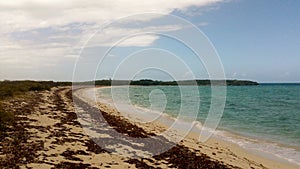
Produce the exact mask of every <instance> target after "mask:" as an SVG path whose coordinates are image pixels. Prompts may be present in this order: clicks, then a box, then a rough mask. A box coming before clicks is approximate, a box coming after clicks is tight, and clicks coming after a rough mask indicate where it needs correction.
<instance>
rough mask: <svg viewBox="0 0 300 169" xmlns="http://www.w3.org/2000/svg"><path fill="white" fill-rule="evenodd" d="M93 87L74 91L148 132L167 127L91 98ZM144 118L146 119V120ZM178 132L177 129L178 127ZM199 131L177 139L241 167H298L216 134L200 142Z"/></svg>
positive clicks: (182, 143) (231, 164) (195, 149)
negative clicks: (243, 146)
mask: <svg viewBox="0 0 300 169" xmlns="http://www.w3.org/2000/svg"><path fill="white" fill-rule="evenodd" d="M93 90H94V89H82V90H79V91H78V92H77V93H76V94H77V95H78V96H79V97H81V99H83V100H85V101H87V102H89V103H91V104H92V105H93V106H95V105H96V106H97V107H98V108H99V109H100V110H101V111H102V112H109V113H110V114H114V115H115V116H119V117H120V118H122V119H125V120H128V121H129V122H130V123H132V124H134V125H136V126H138V127H141V128H143V129H144V130H145V131H147V132H151V133H155V134H157V135H158V134H161V133H162V132H163V131H165V130H166V129H168V128H170V125H169V124H168V123H163V122H162V121H166V120H157V121H154V122H151V123H145V121H143V120H145V119H143V118H142V117H140V116H137V115H136V114H130V112H119V111H117V110H116V109H115V108H114V106H113V104H111V103H109V102H107V101H105V100H102V99H100V100H99V99H98V100H97V102H95V101H94V100H90V99H91V98H93V97H91V96H92V94H93ZM146 121H147V120H146ZM178 132H180V131H178ZM198 138H199V133H196V132H190V133H189V134H188V135H187V136H186V137H185V138H184V139H183V140H182V141H181V142H180V143H179V145H183V146H185V147H188V148H189V149H191V150H192V151H193V152H198V151H199V152H201V153H204V154H206V155H207V156H209V157H210V158H211V159H214V160H216V161H221V162H223V163H224V164H228V165H230V166H235V167H240V168H279V169H281V168H282V169H285V168H300V166H297V165H295V164H292V163H289V162H288V161H285V160H283V159H279V158H277V157H275V156H273V155H271V154H262V153H261V152H254V151H251V150H248V149H244V148H242V147H240V146H239V145H237V144H234V143H232V142H228V141H225V140H222V139H220V138H217V137H214V136H212V137H210V139H209V140H207V141H206V142H204V143H202V142H199V141H198V140H199V139H198Z"/></svg>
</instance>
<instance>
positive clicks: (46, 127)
mask: <svg viewBox="0 0 300 169" xmlns="http://www.w3.org/2000/svg"><path fill="white" fill-rule="evenodd" d="M90 96H91V89H80V90H76V92H75V93H74V97H73V99H75V100H77V101H78V102H80V103H81V104H79V105H75V106H74V102H73V100H72V93H71V87H58V88H52V90H51V91H43V92H36V93H29V94H28V97H25V98H22V99H12V100H9V101H7V102H6V103H5V104H4V106H5V107H6V109H7V110H10V111H13V112H15V114H16V123H14V124H13V126H11V127H10V130H9V131H8V132H7V133H6V134H5V135H3V136H1V141H0V143H1V144H0V166H1V168H2V167H3V168H16V167H20V168H297V167H298V168H299V166H295V165H292V164H289V163H287V162H284V161H281V160H279V159H275V158H273V157H269V156H267V157H265V156H260V155H258V154H257V153H255V152H250V151H248V150H245V149H242V148H241V147H239V146H238V145H235V144H232V143H230V142H226V141H223V140H220V139H217V138H214V137H212V138H210V139H209V140H208V141H207V142H205V143H199V142H198V141H197V140H198V139H197V138H198V135H197V133H190V134H189V135H188V136H187V137H186V138H184V139H183V140H182V141H181V142H179V143H178V144H177V145H174V147H171V149H170V150H167V151H166V152H163V153H162V154H159V155H156V156H154V157H148V158H144V159H140V158H137V159H134V158H132V157H130V155H129V154H126V153H128V152H130V149H131V148H132V145H135V146H136V147H142V146H144V145H142V144H139V143H135V142H130V140H132V138H148V137H153V136H158V135H159V134H160V133H161V132H163V131H164V130H165V129H166V128H168V124H166V123H163V122H162V121H157V122H154V123H143V122H142V121H141V120H142V119H143V118H142V119H141V118H140V117H137V116H136V115H134V114H131V113H130V112H118V111H116V110H115V109H114V108H113V107H112V106H110V105H109V104H108V103H99V102H93V100H92V99H91V97H90ZM78 102H77V103H78ZM95 110H101V111H102V113H98V114H92V113H91V112H92V111H95ZM76 113H77V114H76ZM95 118H103V119H102V120H106V121H107V124H105V123H103V121H101V120H100V121H98V122H97V123H91V121H89V120H93V119H95ZM79 122H80V123H79ZM91 124H97V126H91ZM95 128H97V130H95ZM110 130H111V131H117V133H119V134H120V135H126V136H127V139H128V140H126V139H125V140H117V141H119V142H117V143H116V144H113V146H111V147H101V146H99V145H97V144H95V142H94V141H97V140H95V138H97V139H98V141H99V140H100V141H103V140H108V141H109V140H113V139H112V137H113V136H112V135H111V133H110V132H107V131H110ZM179 133H180V132H179V131H178V132H177V131H176V130H174V131H172V134H174V135H178V134H179ZM114 134H115V133H114ZM166 140H167V139H166ZM127 143H130V144H128V146H127V147H126V144H127ZM116 145H119V146H116ZM130 145H131V146H130ZM154 146H155V145H154ZM108 149H109V150H118V151H117V152H118V153H113V152H110V151H108ZM136 150H138V148H136ZM120 152H121V154H122V155H120ZM137 152H138V153H140V155H143V153H145V152H143V151H137ZM146 155H147V154H146Z"/></svg>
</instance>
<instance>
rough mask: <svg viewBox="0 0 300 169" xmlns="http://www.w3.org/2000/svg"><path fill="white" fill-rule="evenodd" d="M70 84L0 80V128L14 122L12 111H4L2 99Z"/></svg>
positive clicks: (2, 129) (69, 83) (3, 128)
mask: <svg viewBox="0 0 300 169" xmlns="http://www.w3.org/2000/svg"><path fill="white" fill-rule="evenodd" d="M68 85H72V83H71V82H53V81H0V129H1V131H5V128H6V126H7V125H11V124H13V122H14V117H15V115H14V113H12V112H8V111H5V110H4V108H3V104H2V101H4V100H7V99H9V98H14V97H18V96H21V95H24V94H26V92H29V91H43V90H51V88H52V87H57V86H68Z"/></svg>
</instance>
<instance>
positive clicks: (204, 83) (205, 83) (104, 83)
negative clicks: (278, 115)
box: [75, 79, 259, 86]
mask: <svg viewBox="0 0 300 169" xmlns="http://www.w3.org/2000/svg"><path fill="white" fill-rule="evenodd" d="M195 82H196V83H197V85H198V86H209V85H211V84H212V85H224V80H182V81H159V80H151V79H142V80H133V81H128V80H96V81H89V82H77V84H79V85H80V84H86V85H91V84H95V85H97V86H111V85H114V86H117V85H127V84H130V85H138V86H157V85H161V86H176V85H178V84H180V85H194V84H195ZM225 82H226V85H227V86H249V85H259V83H258V82H254V81H249V80H225ZM75 84H76V83H75Z"/></svg>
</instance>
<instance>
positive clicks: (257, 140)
mask: <svg viewBox="0 0 300 169" xmlns="http://www.w3.org/2000/svg"><path fill="white" fill-rule="evenodd" d="M184 88H185V91H189V88H191V92H190V93H189V92H188V94H184V95H181V94H180V90H179V87H177V86H131V87H130V88H129V93H127V92H125V90H124V88H122V87H120V88H118V89H117V90H114V91H117V92H114V93H115V96H117V97H115V98H117V99H119V100H122V99H124V100H126V99H128V98H129V99H130V102H131V104H134V105H136V106H139V107H143V108H146V109H153V106H152V107H151V103H152V104H153V99H154V100H155V102H154V104H156V105H157V106H158V107H163V105H164V104H166V106H165V107H163V110H164V111H163V112H164V113H166V114H168V115H170V116H173V117H176V116H177V115H178V113H179V111H180V107H181V105H182V104H185V105H188V106H185V107H187V108H185V110H184V112H183V113H187V114H188V113H189V112H190V111H195V109H192V108H194V106H193V105H196V104H199V110H198V112H197V120H198V121H199V122H201V123H203V122H204V121H205V119H206V117H207V113H208V111H209V108H210V104H211V88H210V86H199V87H198V90H199V94H200V95H199V96H193V95H195V92H192V88H193V89H194V87H190V86H184ZM98 94H99V97H101V98H104V99H105V98H107V99H111V89H110V88H100V89H99V92H98ZM191 96H193V97H191ZM183 97H186V98H183ZM193 98H194V99H193ZM195 98H197V99H195ZM151 99H152V100H151ZM160 99H161V100H160ZM183 100H184V101H183ZM151 101H152V102H151ZM189 107H191V110H189ZM154 108H155V107H154ZM158 109H159V108H158ZM217 131H218V132H217V133H218V134H219V135H220V136H222V137H223V138H225V139H227V140H228V141H232V142H235V143H237V144H239V145H241V146H243V147H246V148H251V149H257V150H260V151H265V152H267V153H271V154H274V155H276V156H278V157H281V158H284V159H286V160H289V161H291V162H294V163H297V164H300V85H297V84H294V85H292V84H276V85H275V84H262V85H259V86H229V87H227V95H226V104H225V109H224V112H223V115H222V118H221V121H220V123H219V126H218V129H217ZM235 136H238V137H235Z"/></svg>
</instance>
